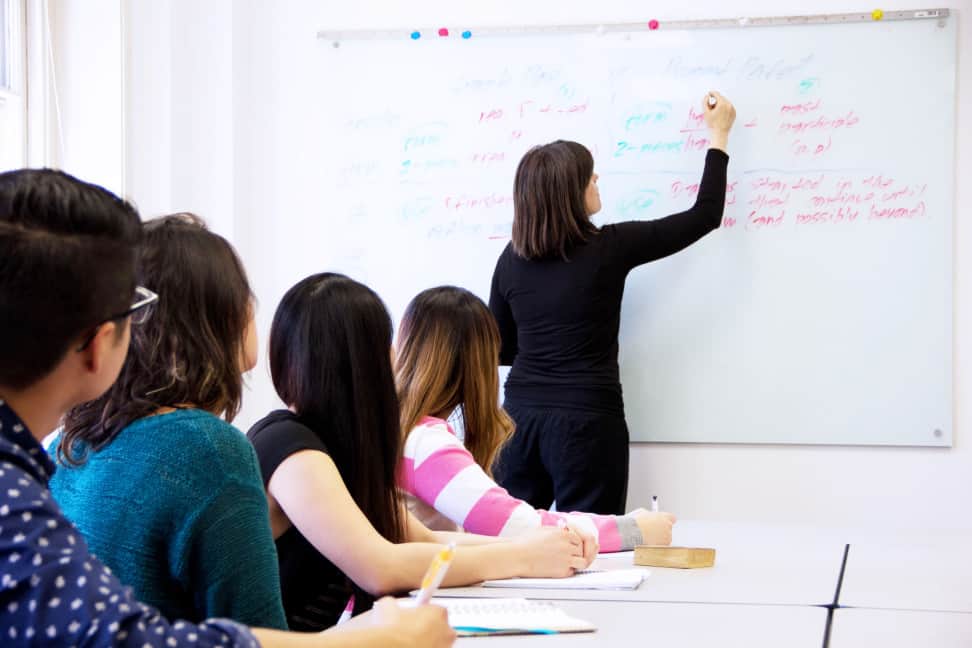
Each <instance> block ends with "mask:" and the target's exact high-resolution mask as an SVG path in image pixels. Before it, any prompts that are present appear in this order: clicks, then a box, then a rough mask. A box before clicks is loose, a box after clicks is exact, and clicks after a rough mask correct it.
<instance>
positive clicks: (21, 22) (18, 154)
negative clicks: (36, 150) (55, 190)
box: [0, 0, 27, 168]
mask: <svg viewBox="0 0 972 648" xmlns="http://www.w3.org/2000/svg"><path fill="white" fill-rule="evenodd" d="M0 3H3V5H4V9H5V11H4V19H5V22H4V24H0V29H3V30H4V31H5V37H6V38H5V41H4V42H5V45H6V49H7V51H6V52H5V57H4V62H5V63H6V66H7V70H6V73H7V84H8V85H7V86H3V87H0V135H3V139H5V140H6V139H7V134H8V133H9V132H13V133H14V138H13V139H15V140H17V141H19V146H16V145H15V148H14V147H9V146H8V145H7V144H6V142H5V144H4V147H3V148H4V149H5V151H4V152H0V165H2V166H3V167H5V168H18V167H22V166H25V165H26V162H27V82H26V79H27V74H26V71H27V68H26V64H27V22H26V16H27V11H26V9H27V2H26V0H0ZM7 155H9V158H7V157H6V156H7Z"/></svg>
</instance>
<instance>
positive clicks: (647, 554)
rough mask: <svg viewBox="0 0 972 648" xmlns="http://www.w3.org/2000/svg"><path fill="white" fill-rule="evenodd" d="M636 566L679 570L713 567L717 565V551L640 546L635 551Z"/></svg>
mask: <svg viewBox="0 0 972 648" xmlns="http://www.w3.org/2000/svg"><path fill="white" fill-rule="evenodd" d="M634 564H636V565H641V566H645V567H677V568H679V569H695V568H696V567H711V566H712V565H714V564H715V549H707V548H705V547H669V546H666V545H638V546H637V547H635V550H634Z"/></svg>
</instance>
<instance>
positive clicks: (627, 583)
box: [483, 567, 650, 590]
mask: <svg viewBox="0 0 972 648" xmlns="http://www.w3.org/2000/svg"><path fill="white" fill-rule="evenodd" d="M649 573H650V572H649V571H648V570H647V569H644V568H641V567H635V568H632V569H608V570H605V571H585V572H579V573H577V574H575V575H573V576H568V577H567V578H504V579H503V580H488V581H486V582H484V583H483V587H512V588H525V589H534V588H536V589H581V590H584V589H595V590H633V589H638V587H639V586H640V585H641V583H642V581H644V579H645V577H646V576H648V574H649Z"/></svg>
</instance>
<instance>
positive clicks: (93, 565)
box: [0, 400, 259, 648]
mask: <svg viewBox="0 0 972 648" xmlns="http://www.w3.org/2000/svg"><path fill="white" fill-rule="evenodd" d="M53 472H54V465H53V463H51V460H50V459H49V458H48V457H47V454H46V453H45V452H44V450H43V448H42V447H41V445H40V444H39V443H38V442H37V440H36V439H34V437H33V436H32V435H31V433H30V431H29V430H28V429H27V428H26V426H24V424H23V422H22V421H21V420H20V419H19V418H18V417H17V415H16V414H15V413H14V411H13V410H12V409H10V407H9V406H8V405H6V404H5V403H4V402H3V401H2V400H0V645H4V646H19V645H44V646H61V645H63V646H78V645H82V644H85V645H95V646H109V645H111V646H139V647H140V648H142V647H146V648H150V647H154V646H159V647H167V646H173V647H174V646H242V647H247V648H250V647H252V648H258V646H259V644H258V643H257V641H256V639H255V638H254V637H253V635H252V634H251V633H250V631H249V630H248V629H246V628H245V627H243V626H241V625H239V624H237V623H234V622H232V621H228V620H223V619H217V620H210V621H206V622H205V623H201V624H192V623H187V622H182V621H176V622H169V621H167V620H166V619H164V618H162V616H161V615H160V614H159V612H158V611H157V610H155V609H153V608H151V607H149V606H147V605H143V604H142V603H139V602H138V601H136V600H135V599H134V597H133V596H132V592H131V589H130V588H128V587H124V586H123V585H122V584H121V583H120V582H119V581H118V579H117V578H115V576H113V575H112V573H111V570H109V569H108V568H107V567H105V566H104V565H102V564H101V563H100V562H98V559H97V558H95V557H94V556H93V555H92V554H91V553H89V552H88V547H87V545H86V544H85V542H84V539H83V538H82V537H81V535H80V534H79V533H78V532H77V530H76V529H75V528H74V527H73V526H72V524H71V523H70V522H69V521H68V520H67V518H65V517H64V515H63V514H62V513H61V509H60V507H58V505H57V503H55V502H54V500H53V499H52V498H51V494H50V491H49V490H48V488H47V483H48V480H49V479H50V476H51V474H52V473H53Z"/></svg>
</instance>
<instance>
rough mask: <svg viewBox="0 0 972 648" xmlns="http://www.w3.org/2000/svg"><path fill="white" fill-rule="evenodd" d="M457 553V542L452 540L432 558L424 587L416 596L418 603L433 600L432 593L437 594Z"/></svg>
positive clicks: (423, 581) (424, 580) (424, 579)
mask: <svg viewBox="0 0 972 648" xmlns="http://www.w3.org/2000/svg"><path fill="white" fill-rule="evenodd" d="M455 554H456V543H455V542H450V543H449V544H448V545H447V546H445V547H443V548H442V550H441V551H439V553H437V554H436V556H435V558H433V559H432V564H431V565H429V569H428V571H426V572H425V577H424V578H423V579H422V589H421V590H420V591H419V593H418V597H417V598H416V605H425V604H426V603H428V602H429V601H431V600H432V595H433V594H435V590H437V589H438V588H439V585H440V584H441V583H442V579H443V578H445V575H446V572H447V571H449V565H451V564H452V557H453V556H454V555H455Z"/></svg>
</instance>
